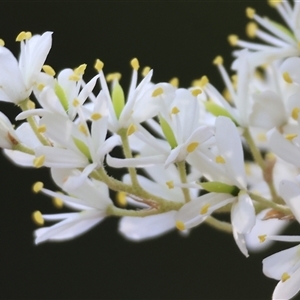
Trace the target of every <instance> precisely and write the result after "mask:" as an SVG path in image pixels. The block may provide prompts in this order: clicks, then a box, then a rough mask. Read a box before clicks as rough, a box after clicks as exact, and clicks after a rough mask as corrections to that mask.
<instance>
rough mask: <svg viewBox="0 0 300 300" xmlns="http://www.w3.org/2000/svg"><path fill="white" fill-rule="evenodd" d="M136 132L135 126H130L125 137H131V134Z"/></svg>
mask: <svg viewBox="0 0 300 300" xmlns="http://www.w3.org/2000/svg"><path fill="white" fill-rule="evenodd" d="M136 130H137V128H136V126H135V125H134V124H131V125H130V126H129V127H128V129H127V133H126V134H127V136H130V135H132V134H133V133H135V132H136Z"/></svg>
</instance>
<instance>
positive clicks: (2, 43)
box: [0, 39, 5, 47]
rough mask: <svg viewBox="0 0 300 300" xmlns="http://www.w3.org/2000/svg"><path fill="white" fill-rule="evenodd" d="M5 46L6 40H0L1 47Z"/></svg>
mask: <svg viewBox="0 0 300 300" xmlns="http://www.w3.org/2000/svg"><path fill="white" fill-rule="evenodd" d="M4 45H5V42H4V40H2V39H0V46H1V47H3V46H4Z"/></svg>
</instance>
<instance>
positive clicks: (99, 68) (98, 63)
mask: <svg viewBox="0 0 300 300" xmlns="http://www.w3.org/2000/svg"><path fill="white" fill-rule="evenodd" d="M103 67H104V63H103V62H102V61H101V60H100V59H98V58H97V59H96V62H95V64H94V68H95V69H96V70H97V71H98V72H100V71H102V69H103Z"/></svg>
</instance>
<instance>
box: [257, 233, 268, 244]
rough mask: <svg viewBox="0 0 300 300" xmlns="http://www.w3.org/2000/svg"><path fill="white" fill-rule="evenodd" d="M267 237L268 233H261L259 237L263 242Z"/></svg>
mask: <svg viewBox="0 0 300 300" xmlns="http://www.w3.org/2000/svg"><path fill="white" fill-rule="evenodd" d="M266 237H267V235H266V234H263V235H259V236H258V239H259V241H260V242H261V243H263V242H264V241H265V240H266Z"/></svg>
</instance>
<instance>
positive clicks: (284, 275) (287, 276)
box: [281, 272, 291, 282]
mask: <svg viewBox="0 0 300 300" xmlns="http://www.w3.org/2000/svg"><path fill="white" fill-rule="evenodd" d="M289 278H291V276H290V275H289V274H288V273H286V272H284V273H283V274H282V275H281V281H282V282H285V281H287V280H288V279H289Z"/></svg>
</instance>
